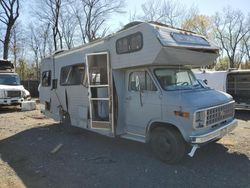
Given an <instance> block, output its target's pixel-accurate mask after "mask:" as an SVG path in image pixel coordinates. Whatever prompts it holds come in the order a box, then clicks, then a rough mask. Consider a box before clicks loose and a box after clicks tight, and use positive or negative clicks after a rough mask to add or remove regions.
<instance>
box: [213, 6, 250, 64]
mask: <svg viewBox="0 0 250 188" xmlns="http://www.w3.org/2000/svg"><path fill="white" fill-rule="evenodd" d="M214 27H215V34H216V38H217V40H218V42H219V43H220V45H221V48H222V50H224V51H225V52H226V54H227V56H228V58H229V62H230V67H231V68H234V67H235V65H236V64H238V63H240V62H238V61H237V56H238V57H239V54H237V53H238V52H239V51H240V50H239V47H240V43H241V41H242V39H243V38H244V37H245V36H246V35H247V33H249V32H250V26H249V24H246V23H245V16H244V14H243V13H242V12H241V11H237V10H232V9H231V8H230V7H229V8H226V9H224V10H223V12H222V13H216V15H215V16H214Z"/></svg>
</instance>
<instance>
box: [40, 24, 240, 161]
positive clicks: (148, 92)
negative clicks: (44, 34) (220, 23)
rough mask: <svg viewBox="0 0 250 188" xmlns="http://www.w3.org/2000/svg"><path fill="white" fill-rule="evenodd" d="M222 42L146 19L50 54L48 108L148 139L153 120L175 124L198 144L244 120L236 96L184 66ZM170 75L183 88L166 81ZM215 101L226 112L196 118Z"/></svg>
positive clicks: (81, 122)
mask: <svg viewBox="0 0 250 188" xmlns="http://www.w3.org/2000/svg"><path fill="white" fill-rule="evenodd" d="M218 50H219V48H218V47H217V46H215V45H214V44H213V43H211V42H209V41H207V40H206V39H205V38H204V37H203V36H200V35H196V34H194V33H191V32H187V31H183V30H179V29H174V28H170V27H167V26H161V25H159V24H152V23H140V24H137V25H134V26H131V27H129V28H126V29H123V30H121V31H119V32H117V33H115V34H113V35H110V36H107V37H105V38H104V39H101V40H97V41H94V42H92V43H90V44H87V45H84V46H81V47H78V48H75V49H71V50H67V51H63V52H58V53H55V54H54V55H52V56H50V57H47V58H45V59H43V61H42V64H41V74H42V75H41V86H40V89H39V90H40V101H41V104H42V105H43V109H44V113H45V114H46V115H47V116H49V117H52V118H54V119H55V120H58V121H66V120H67V121H69V123H70V124H71V125H73V126H77V127H80V128H84V129H88V130H91V131H94V132H98V133H100V134H104V135H107V136H111V137H114V136H120V137H123V138H128V139H132V140H136V141H140V142H148V141H150V139H151V136H150V135H151V133H152V132H153V128H156V129H157V127H158V126H170V125H171V126H173V128H174V129H177V130H178V133H177V134H180V135H181V137H179V138H180V139H183V140H185V142H187V143H189V144H191V145H194V147H195V148H197V145H199V144H202V143H207V142H210V141H211V140H215V139H216V138H218V137H222V136H223V135H224V134H225V133H227V132H229V131H231V130H232V129H233V128H234V127H235V126H236V125H237V121H236V120H235V119H234V117H233V116H234V110H233V101H232V98H231V97H230V96H229V95H225V94H220V93H218V92H215V91H213V90H207V89H206V88H203V87H202V86H201V85H200V84H198V82H197V80H195V77H194V76H193V73H192V72H191V71H190V69H189V68H187V67H185V65H194V66H204V65H207V64H211V63H213V61H214V60H215V59H216V58H217V57H218V55H219V53H218ZM165 74H169V75H165ZM177 74H178V76H176V75H177ZM177 77H178V78H177ZM182 78H185V79H189V80H190V82H186V81H185V79H184V80H183V79H182ZM191 80H192V81H191ZM169 81H172V82H175V87H177V88H179V89H178V90H177V91H176V90H172V91H168V89H166V88H164V86H163V85H162V84H166V83H167V82H169ZM179 81H180V82H182V84H181V83H180V82H179ZM197 84H198V85H197ZM172 88H173V87H172ZM183 88H186V89H184V90H182V89H183ZM191 88H192V89H191ZM200 93H201V94H202V95H201V96H202V97H201V98H200V99H199V98H197V96H200ZM203 98H206V100H204V99H203ZM189 103H190V104H189ZM211 108H220V110H222V111H225V113H224V115H223V117H219V118H217V119H216V120H209V119H208V121H207V125H206V126H205V125H203V124H202V125H201V124H200V123H199V124H197V123H195V120H194V119H193V118H196V117H197V118H196V119H197V121H200V120H199V118H201V117H203V116H202V114H203V113H205V111H208V113H212V111H211V110H210V109H211ZM185 110H186V111H185ZM183 111H185V113H183ZM221 114H222V113H221ZM198 115H199V118H198ZM212 117H213V116H211V118H212ZM183 118H184V119H183ZM185 118H187V119H185ZM183 124H185V126H184V125H183ZM215 124H218V126H214V125H215ZM212 125H213V127H212ZM196 126H197V127H196ZM201 126H205V127H203V128H202V129H200V128H201ZM215 127H216V128H215ZM197 129H199V130H197ZM222 130H225V131H222ZM152 134H153V133H152ZM156 138H157V137H156ZM181 142H182V141H181ZM192 153H194V152H192ZM181 155H182V154H175V157H174V159H169V161H172V162H173V160H177V159H178V158H180V156H181Z"/></svg>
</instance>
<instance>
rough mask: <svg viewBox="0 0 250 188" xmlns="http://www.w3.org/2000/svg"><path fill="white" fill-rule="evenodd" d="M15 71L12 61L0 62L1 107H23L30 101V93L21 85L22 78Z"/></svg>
mask: <svg viewBox="0 0 250 188" xmlns="http://www.w3.org/2000/svg"><path fill="white" fill-rule="evenodd" d="M13 69H14V67H13V64H12V63H11V62H10V61H7V60H0V106H6V105H8V106H9V105H21V104H22V102H23V101H25V100H29V99H30V93H29V91H28V90H26V89H24V87H23V86H22V85H21V84H20V78H19V76H18V74H17V73H15V72H14V71H13Z"/></svg>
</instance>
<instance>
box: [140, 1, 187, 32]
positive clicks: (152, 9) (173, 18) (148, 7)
mask: <svg viewBox="0 0 250 188" xmlns="http://www.w3.org/2000/svg"><path fill="white" fill-rule="evenodd" d="M142 11H143V15H142V16H140V19H141V20H144V21H156V22H162V23H164V24H168V25H170V26H175V27H179V26H180V25H181V23H182V19H183V18H184V17H185V12H186V11H185V9H184V8H183V7H182V5H181V4H180V3H179V2H178V1H171V0H159V1H157V0H155V1H150V0H148V1H146V2H145V3H144V4H142Z"/></svg>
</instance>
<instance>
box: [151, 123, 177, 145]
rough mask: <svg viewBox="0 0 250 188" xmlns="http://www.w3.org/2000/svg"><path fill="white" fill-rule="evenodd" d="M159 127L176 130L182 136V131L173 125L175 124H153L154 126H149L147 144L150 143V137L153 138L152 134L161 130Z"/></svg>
mask: <svg viewBox="0 0 250 188" xmlns="http://www.w3.org/2000/svg"><path fill="white" fill-rule="evenodd" d="M159 127H161V128H164V129H172V130H176V131H177V132H179V133H180V134H181V132H180V130H179V129H178V128H177V127H176V126H175V125H173V124H170V123H163V122H154V123H152V124H151V125H150V126H149V128H148V130H147V134H146V142H149V140H150V137H151V133H152V132H153V131H154V130H155V129H157V128H159ZM181 135H182V134H181Z"/></svg>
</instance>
